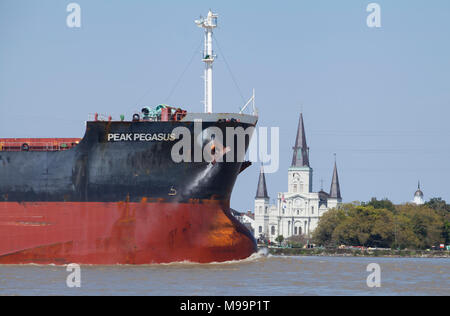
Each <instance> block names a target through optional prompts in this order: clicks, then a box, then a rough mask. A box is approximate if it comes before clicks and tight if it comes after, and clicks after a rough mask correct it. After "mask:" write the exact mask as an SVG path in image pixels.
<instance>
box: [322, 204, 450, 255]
mask: <svg viewBox="0 0 450 316" xmlns="http://www.w3.org/2000/svg"><path fill="white" fill-rule="evenodd" d="M379 202H381V203H379ZM382 205H385V206H386V207H387V208H382V207H381V206H382ZM390 208H391V202H390V201H389V200H382V201H377V200H374V199H372V201H371V202H369V203H361V204H360V205H358V204H357V203H353V204H344V205H342V206H341V207H340V209H338V210H336V209H332V210H330V211H328V212H327V213H325V214H324V215H323V216H322V217H321V218H320V220H319V224H318V227H317V228H316V229H315V231H314V233H313V239H314V242H315V243H316V244H319V245H323V246H333V247H336V246H338V245H341V244H345V245H349V246H367V247H377V248H397V247H399V248H415V249H427V248H430V247H432V246H433V245H436V244H438V243H444V242H448V239H449V235H450V214H449V213H448V212H446V213H443V212H442V211H437V210H434V209H432V208H430V207H428V206H427V205H415V204H404V205H397V206H394V209H393V210H391V209H390Z"/></svg>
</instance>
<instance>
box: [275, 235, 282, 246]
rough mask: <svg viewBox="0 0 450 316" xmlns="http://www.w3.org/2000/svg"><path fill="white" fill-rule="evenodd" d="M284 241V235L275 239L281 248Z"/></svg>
mask: <svg viewBox="0 0 450 316" xmlns="http://www.w3.org/2000/svg"><path fill="white" fill-rule="evenodd" d="M283 240H284V237H283V235H278V237H277V238H276V239H275V241H276V242H277V243H279V244H280V246H281V243H282V242H283Z"/></svg>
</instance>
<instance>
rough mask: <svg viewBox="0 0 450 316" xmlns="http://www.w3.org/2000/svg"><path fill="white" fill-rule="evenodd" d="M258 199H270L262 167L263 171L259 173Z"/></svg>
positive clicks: (262, 169)
mask: <svg viewBox="0 0 450 316" xmlns="http://www.w3.org/2000/svg"><path fill="white" fill-rule="evenodd" d="M255 198H256V199H268V198H269V195H268V194H267V186H266V176H265V175H264V168H263V166H261V171H260V173H259V180H258V188H257V190H256V196H255Z"/></svg>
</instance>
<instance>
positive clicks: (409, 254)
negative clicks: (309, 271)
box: [259, 247, 450, 258]
mask: <svg viewBox="0 0 450 316" xmlns="http://www.w3.org/2000/svg"><path fill="white" fill-rule="evenodd" d="M264 248H265V249H267V250H268V252H269V254H271V255H277V256H324V257H398V258H450V251H448V250H445V251H426V250H379V249H374V250H372V249H364V250H361V249H324V248H313V249H305V248H272V247H270V248H266V247H260V248H259V249H264Z"/></svg>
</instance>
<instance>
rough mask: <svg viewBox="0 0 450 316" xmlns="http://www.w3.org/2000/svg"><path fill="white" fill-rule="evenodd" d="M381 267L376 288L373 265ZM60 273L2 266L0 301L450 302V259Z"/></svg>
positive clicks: (320, 260)
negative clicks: (247, 298)
mask: <svg viewBox="0 0 450 316" xmlns="http://www.w3.org/2000/svg"><path fill="white" fill-rule="evenodd" d="M370 263H377V264H378V265H379V266H380V268H381V274H380V281H381V287H374V288H369V287H368V286H367V283H366V279H367V277H368V276H369V274H370V273H371V272H367V270H366V268H367V265H369V264H370ZM69 275H70V272H67V271H66V267H61V266H37V265H24V266H5V265H4V266H0V295H224V296H229V295H231V296H234V295H238V296H239V295H270V296H272V295H450V259H439V258H432V259H427V258H360V257H358V258H356V257H301V256H292V257H281V256H270V255H269V256H266V255H262V254H256V255H253V256H252V257H251V258H249V259H246V260H243V261H237V262H228V263H221V264H219V263H213V264H193V263H175V264H167V265H148V266H81V274H80V276H81V287H80V288H76V287H75V288H69V287H67V285H66V279H67V277H68V276H69Z"/></svg>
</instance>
